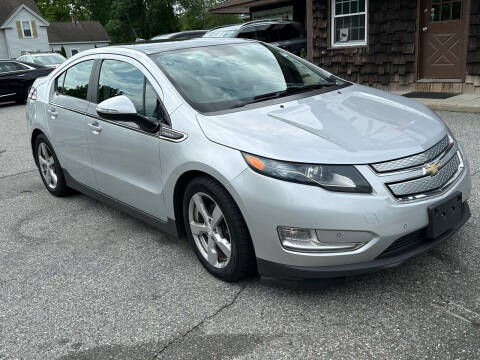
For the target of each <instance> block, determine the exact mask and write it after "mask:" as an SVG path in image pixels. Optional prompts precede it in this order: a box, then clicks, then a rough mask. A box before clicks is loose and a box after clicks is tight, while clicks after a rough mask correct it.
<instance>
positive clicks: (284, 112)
mask: <svg viewBox="0 0 480 360" xmlns="http://www.w3.org/2000/svg"><path fill="white" fill-rule="evenodd" d="M257 105H259V104H257ZM197 118H198V122H199V124H200V127H201V128H202V130H203V132H204V134H205V135H206V137H207V138H208V139H210V140H211V141H214V142H216V143H219V144H222V145H225V146H228V147H232V148H235V149H238V150H241V151H245V152H249V153H252V154H256V155H260V156H264V157H268V158H273V159H278V160H286V161H295V162H308V163H325V164H365V163H374V162H380V161H386V160H391V159H395V158H400V157H404V156H408V155H412V154H415V153H419V152H422V151H424V150H426V149H428V148H429V147H431V146H433V145H434V144H435V143H436V142H438V141H440V140H441V139H442V137H443V136H445V133H446V131H447V130H446V126H445V125H444V123H443V122H442V121H441V120H440V119H439V118H438V116H437V115H436V114H435V113H434V112H433V111H431V110H429V109H428V108H426V107H425V106H423V105H421V104H420V103H417V102H415V101H413V100H410V99H407V98H404V97H400V96H396V95H393V94H390V93H386V92H383V91H380V90H376V89H372V88H368V87H365V86H360V85H352V86H348V87H346V88H343V89H340V90H336V91H331V92H328V93H323V94H319V95H315V96H311V97H306V98H302V99H299V100H294V101H288V102H284V103H277V104H275V105H269V106H266V107H257V108H251V109H248V110H245V111H236V112H232V113H225V114H216V115H202V114H199V115H197Z"/></svg>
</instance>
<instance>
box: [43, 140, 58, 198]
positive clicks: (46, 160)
mask: <svg viewBox="0 0 480 360" xmlns="http://www.w3.org/2000/svg"><path fill="white" fill-rule="evenodd" d="M38 165H39V166H40V172H41V174H42V177H43V180H44V181H45V183H46V184H47V186H48V187H49V188H50V189H52V190H53V189H55V188H56V187H57V182H58V177H57V172H56V170H55V159H54V157H53V154H52V152H51V151H50V149H49V147H48V145H47V144H46V143H44V142H42V143H40V146H39V147H38Z"/></svg>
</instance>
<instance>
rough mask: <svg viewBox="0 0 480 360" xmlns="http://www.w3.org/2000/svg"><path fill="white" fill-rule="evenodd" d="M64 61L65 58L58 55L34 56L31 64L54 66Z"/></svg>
mask: <svg viewBox="0 0 480 360" xmlns="http://www.w3.org/2000/svg"><path fill="white" fill-rule="evenodd" d="M64 61H65V58H64V57H63V56H62V55H60V54H51V55H41V56H34V57H33V62H34V63H35V64H40V65H56V64H61V63H63V62H64Z"/></svg>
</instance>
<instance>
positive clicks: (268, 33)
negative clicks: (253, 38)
mask: <svg viewBox="0 0 480 360" xmlns="http://www.w3.org/2000/svg"><path fill="white" fill-rule="evenodd" d="M257 40H260V41H264V42H267V43H271V42H275V41H278V38H277V36H276V33H275V32H274V31H273V26H272V25H259V26H257Z"/></svg>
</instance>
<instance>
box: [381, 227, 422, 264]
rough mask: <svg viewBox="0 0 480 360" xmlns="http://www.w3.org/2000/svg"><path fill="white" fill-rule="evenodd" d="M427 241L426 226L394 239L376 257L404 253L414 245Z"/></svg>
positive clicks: (383, 257)
mask: <svg viewBox="0 0 480 360" xmlns="http://www.w3.org/2000/svg"><path fill="white" fill-rule="evenodd" d="M428 241H430V240H429V239H428V238H427V228H423V229H420V230H417V231H414V232H412V233H410V234H407V235H405V236H402V237H401V238H398V239H397V240H395V241H394V242H393V243H392V245H390V246H389V247H388V248H386V249H385V250H384V251H383V252H382V253H381V254H380V255H379V256H378V257H377V259H385V258H389V257H394V256H398V255H401V254H404V253H406V252H408V251H410V250H412V249H415V248H416V247H419V246H421V245H423V244H425V243H427V242H428Z"/></svg>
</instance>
